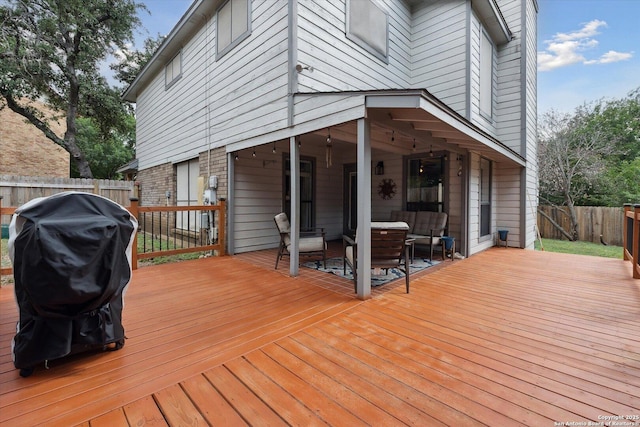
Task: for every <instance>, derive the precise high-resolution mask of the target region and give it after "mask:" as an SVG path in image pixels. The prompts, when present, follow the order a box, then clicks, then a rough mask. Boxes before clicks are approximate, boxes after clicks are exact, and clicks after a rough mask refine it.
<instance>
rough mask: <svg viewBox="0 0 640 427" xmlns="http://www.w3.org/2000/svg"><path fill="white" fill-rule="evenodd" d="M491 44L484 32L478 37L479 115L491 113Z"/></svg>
mask: <svg viewBox="0 0 640 427" xmlns="http://www.w3.org/2000/svg"><path fill="white" fill-rule="evenodd" d="M492 106H493V43H492V42H491V39H490V38H489V36H488V35H487V33H485V32H484V31H481V35H480V113H481V114H483V115H485V116H486V117H489V118H491V117H492V113H493V111H492V110H493V108H492Z"/></svg>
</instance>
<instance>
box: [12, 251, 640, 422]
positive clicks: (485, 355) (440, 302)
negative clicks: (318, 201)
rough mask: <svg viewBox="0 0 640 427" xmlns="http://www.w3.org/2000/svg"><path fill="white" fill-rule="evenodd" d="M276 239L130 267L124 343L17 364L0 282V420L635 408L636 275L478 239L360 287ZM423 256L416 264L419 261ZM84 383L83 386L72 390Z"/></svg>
mask: <svg viewBox="0 0 640 427" xmlns="http://www.w3.org/2000/svg"><path fill="white" fill-rule="evenodd" d="M274 258H275V254H274V253H273V252H272V251H271V252H269V251H261V252H258V253H255V254H243V255H241V256H228V257H223V258H212V259H203V260H195V261H189V262H183V263H177V264H173V265H166V266H154V267H145V268H142V269H140V270H138V271H136V273H135V274H134V280H133V282H132V284H131V286H130V289H129V290H128V293H127V295H126V297H125V303H126V305H125V312H124V316H123V317H124V325H125V328H126V333H127V337H128V340H127V343H126V345H125V347H124V348H123V349H122V350H119V351H115V352H106V353H102V352H100V353H96V354H81V355H74V356H71V357H69V358H66V359H64V360H60V361H52V362H51V363H50V365H51V369H49V370H43V369H38V370H37V371H36V372H35V373H34V375H33V376H32V377H29V378H26V379H25V378H20V377H19V376H18V372H17V370H15V369H14V368H13V366H12V364H11V361H10V340H11V337H12V334H13V333H15V321H16V316H17V314H16V309H15V303H14V301H13V295H12V289H11V288H10V287H5V288H2V289H0V338H1V340H0V425H3V426H4V425H7V426H14V425H15V426H22V425H39V424H41V423H43V422H44V421H43V420H50V421H49V422H48V424H50V425H87V423H90V425H92V426H93V425H101V423H103V424H108V425H142V424H144V425H178V424H180V425H196V424H198V425H201V424H202V423H208V424H210V425H251V424H257V423H261V424H265V423H270V424H274V425H305V426H306V425H309V426H310V425H326V424H329V425H371V424H375V425H430V426H431V425H452V424H455V425H505V426H506V425H553V423H554V422H565V423H566V422H580V421H589V420H590V421H594V422H597V421H601V419H600V418H599V417H602V416H606V415H631V416H633V415H640V399H638V398H637V396H639V395H640V281H638V280H633V279H632V278H631V274H630V266H629V265H628V263H625V262H623V261H621V260H615V259H604V258H595V257H584V256H576V255H566V254H552V253H546V252H532V251H523V250H517V249H511V248H510V249H504V248H495V249H491V250H489V251H486V252H483V253H481V254H478V255H475V256H473V257H471V258H469V259H466V260H462V261H455V262H446V263H443V264H442V265H440V266H439V267H438V268H433V269H428V270H427V271H425V272H421V273H420V274H416V275H415V277H414V278H413V279H412V285H411V293H410V294H408V295H407V294H406V293H405V292H404V281H403V280H399V281H397V282H395V283H394V284H390V286H387V285H385V286H383V287H381V288H377V289H375V292H374V298H373V299H371V300H368V301H364V302H363V301H358V300H356V299H355V298H354V295H353V287H352V282H350V281H347V280H344V279H340V278H338V277H336V276H333V277H327V276H332V275H330V274H326V273H319V272H317V271H314V270H309V269H305V268H301V274H300V276H299V277H297V278H291V277H289V276H288V274H287V271H288V264H287V262H286V260H283V261H285V262H283V264H282V266H281V267H280V268H279V269H278V271H274V270H273V260H274ZM429 270H431V271H429ZM88 395H90V396H91V399H87V398H86V396H88Z"/></svg>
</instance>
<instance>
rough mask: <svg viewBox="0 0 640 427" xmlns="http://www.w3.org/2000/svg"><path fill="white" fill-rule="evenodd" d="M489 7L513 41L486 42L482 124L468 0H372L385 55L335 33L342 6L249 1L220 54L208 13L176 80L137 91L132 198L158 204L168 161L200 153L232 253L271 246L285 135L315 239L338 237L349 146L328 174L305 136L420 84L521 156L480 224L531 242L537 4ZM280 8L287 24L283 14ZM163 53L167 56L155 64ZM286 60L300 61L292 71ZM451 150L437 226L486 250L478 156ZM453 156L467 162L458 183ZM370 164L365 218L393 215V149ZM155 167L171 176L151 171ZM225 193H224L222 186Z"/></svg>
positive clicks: (477, 29)
mask: <svg viewBox="0 0 640 427" xmlns="http://www.w3.org/2000/svg"><path fill="white" fill-rule="evenodd" d="M496 1H497V3H498V5H499V7H500V8H501V12H502V14H503V15H504V18H505V20H506V22H507V24H508V26H509V28H510V30H511V31H512V32H513V34H514V40H512V41H510V42H507V43H505V44H495V49H494V58H493V64H494V67H493V76H492V82H493V86H494V97H493V108H492V117H490V118H487V117H485V116H483V115H481V114H480V108H479V95H480V88H479V63H480V62H479V49H480V37H481V34H482V31H483V25H484V24H485V23H483V22H482V19H481V18H480V17H479V16H478V14H476V12H475V11H474V9H473V6H472V4H471V2H469V1H465V0H440V1H425V2H418V3H417V4H415V5H414V6H413V8H410V7H409V5H408V3H407V2H405V1H403V0H376V4H377V5H379V6H380V7H381V8H383V9H384V10H386V11H387V12H388V13H389V58H388V62H386V61H384V60H381V59H380V58H378V57H376V56H375V55H373V54H371V53H369V52H368V51H366V50H365V49H364V48H362V47H361V46H359V45H358V44H356V43H355V42H353V41H352V40H350V39H349V38H348V37H347V35H346V30H347V29H346V13H347V5H348V0H300V1H294V2H292V3H290V2H289V1H287V0H253V1H251V2H250V5H251V20H252V24H251V34H250V36H249V37H248V38H246V39H245V40H243V41H242V42H241V43H239V44H238V45H237V46H236V47H235V48H234V49H232V50H231V51H229V52H228V53H227V54H226V55H224V56H223V57H221V58H216V57H215V42H216V41H215V34H216V28H215V26H216V20H215V13H212V14H209V16H207V17H205V18H202V19H203V20H202V26H201V27H199V29H196V30H194V31H193V34H192V35H191V36H190V38H189V39H188V41H186V42H185V43H184V44H183V46H182V49H181V55H182V56H181V57H182V61H183V62H182V77H181V79H179V80H178V81H176V82H175V83H174V84H173V85H172V86H171V87H170V88H169V89H165V84H164V70H162V71H160V72H159V73H158V74H157V75H156V76H155V77H154V78H153V79H152V80H151V81H150V82H149V83H148V84H147V86H146V87H145V89H144V90H143V91H142V92H141V93H140V94H139V96H138V111H137V115H138V158H139V161H140V173H139V177H140V180H141V181H143V182H144V184H143V195H144V196H143V202H144V203H149V204H158V203H159V204H163V203H164V202H165V199H164V192H165V191H166V190H171V191H175V190H174V187H175V178H174V174H175V172H174V169H175V167H174V164H175V163H177V162H181V161H185V160H189V159H194V158H198V157H199V165H200V176H202V177H206V176H208V175H212V174H217V175H218V177H219V183H220V182H222V180H224V184H221V187H219V189H218V196H219V197H232V198H233V200H230V205H229V206H230V212H231V213H232V216H233V217H229V223H230V224H231V225H232V227H233V230H232V232H231V233H230V235H231V236H232V238H233V242H230V244H231V249H232V252H238V253H239V252H246V251H253V250H258V249H264V248H273V247H275V246H277V244H278V240H279V236H278V234H277V232H276V228H275V225H274V223H273V216H274V215H276V214H277V213H279V212H281V211H283V210H284V207H283V200H282V191H283V170H282V169H283V153H284V152H288V151H289V139H288V138H289V137H290V136H293V135H302V138H303V141H302V148H301V153H300V154H301V156H311V157H314V158H315V159H316V191H317V193H316V213H315V215H316V216H315V220H316V226H317V227H323V228H325V230H326V231H327V236H328V238H330V239H339V238H340V237H341V235H342V227H343V225H342V224H343V218H342V212H343V206H342V205H343V194H342V188H343V182H342V180H343V166H344V165H345V164H349V163H356V160H357V159H356V150H355V145H354V144H353V141H351V143H342V142H338V141H337V139H336V144H334V147H333V166H331V167H329V168H327V167H326V165H325V162H324V159H325V144H324V142H323V141H322V139H323V137H322V136H321V135H318V134H316V135H312V134H310V133H313V132H318V129H323V128H330V127H334V128H336V127H339V125H340V124H342V123H347V122H350V121H353V120H357V119H360V118H363V117H366V116H367V114H368V112H367V110H366V108H365V100H366V94H365V93H363V92H364V91H369V90H387V89H408V88H424V89H426V90H428V91H429V92H430V93H432V94H433V95H435V96H436V97H437V98H439V99H440V100H441V101H443V102H444V103H445V104H446V105H447V106H449V107H451V108H452V109H453V110H454V111H456V112H457V113H458V114H460V115H461V116H463V117H465V118H467V119H468V120H469V121H471V122H472V123H473V124H475V125H476V126H478V127H479V128H480V129H481V130H483V131H484V132H486V133H487V134H489V135H490V136H492V137H495V138H497V139H499V140H500V141H501V142H502V143H505V144H506V145H507V146H508V147H510V148H511V149H513V150H514V151H515V152H517V153H519V154H521V155H522V156H526V158H527V159H528V161H527V169H526V171H525V169H523V168H522V167H520V166H515V165H513V164H511V163H508V162H505V163H498V162H494V163H493V169H492V170H493V181H492V182H493V191H492V197H493V199H492V207H493V212H492V217H491V218H492V222H491V226H492V230H493V231H495V230H496V227H507V228H509V229H510V230H512V233H511V234H510V239H509V240H510V242H518V241H519V242H521V243H520V245H521V246H528V245H529V244H530V243H531V244H532V242H533V238H534V237H535V236H534V234H533V232H530V231H529V230H530V228H531V230H533V227H530V226H531V225H533V224H534V221H535V218H533V217H531V216H530V215H529V214H528V213H527V210H528V209H526V208H527V203H526V201H525V199H526V198H527V196H528V195H529V194H531V195H533V194H537V187H536V183H537V172H536V170H535V168H534V166H535V165H533V164H534V163H535V153H536V145H535V144H536V140H535V120H536V117H535V116H536V112H535V103H536V99H535V91H536V90H535V71H536V70H535V63H536V56H535V49H536V47H535V42H536V41H535V26H536V13H537V12H536V10H535V8H536V3H535V0H496ZM290 11H291V12H293V13H295V17H294V18H291V19H290V18H289V17H288V13H289V12H290ZM524 12H526V16H522V14H523V13H524ZM191 19H200V18H197V17H196V16H193V17H191ZM523 31H524V33H523ZM289 37H292V39H289ZM524 40H527V44H526V45H523V43H524ZM290 43H291V44H290ZM290 48H292V49H293V50H292V51H289V49H290ZM175 53H176V52H167V55H166V56H167V58H166V59H167V60H168V59H170V58H171V57H173V55H175ZM523 55H525V57H524V58H523ZM297 64H300V65H302V66H303V67H311V68H303V69H302V70H301V72H296V71H295V70H294V67H295V65H297ZM523 73H524V74H525V80H526V81H524V82H523ZM386 125H388V123H387V124H386ZM307 139H309V142H307ZM273 141H277V142H276V145H277V151H276V153H275V154H274V153H272V144H273ZM447 143H450V144H454V143H455V141H453V140H450V141H447ZM450 149H451V151H450V152H449V157H448V162H447V167H446V168H445V173H446V176H445V180H446V181H447V187H446V191H447V194H446V197H445V198H446V206H445V209H446V210H447V211H448V213H449V224H448V227H449V229H448V233H449V234H451V235H453V236H454V237H456V238H459V239H463V238H464V239H465V241H464V242H461V243H463V244H458V245H457V246H458V248H459V249H462V250H464V251H465V252H466V253H465V255H470V254H473V253H476V252H478V251H480V250H484V249H486V248H488V247H490V246H492V245H493V244H494V239H493V236H482V237H480V236H479V212H480V206H479V165H480V155H479V154H478V153H475V152H468V151H466V150H462V149H460V150H458V148H457V147H456V146H455V145H452V146H451V148H450ZM253 150H255V151H256V156H255V157H253V156H252V152H253ZM230 153H239V156H240V159H239V161H237V162H234V163H233V167H232V169H233V176H231V177H227V161H228V158H229V155H230ZM456 154H461V155H463V156H464V158H465V162H466V163H464V166H465V171H464V174H463V175H462V176H461V177H459V176H458V175H457V171H458V160H457V159H456ZM467 159H468V160H467ZM378 160H384V163H385V175H384V176H373V177H372V183H371V185H372V188H371V193H372V206H371V210H372V220H384V219H387V218H389V215H390V212H391V211H392V210H396V209H403V195H402V194H401V192H402V191H403V182H402V178H403V175H402V174H403V167H404V163H403V162H404V159H403V157H402V156H401V155H399V154H391V153H389V152H381V151H377V150H375V149H374V150H373V152H372V162H373V165H375V163H377V161H378ZM467 168H468V170H467ZM523 171H525V172H523ZM162 173H164V174H167V175H166V176H167V177H170V179H172V180H173V181H171V182H168V181H166V180H163V179H161V178H160V175H161V174H162ZM156 174H158V175H156ZM383 178H384V179H393V180H394V181H395V182H396V184H397V186H398V193H397V194H396V196H395V197H394V198H392V199H389V200H383V199H381V198H380V197H379V196H378V193H377V186H378V184H379V183H380V181H381V179H383ZM156 179H157V180H158V182H157V183H156V182H154V183H153V184H149V185H148V183H149V182H150V181H149V180H156ZM464 179H466V180H467V181H466V182H463V180H464ZM231 181H232V182H233V185H232V186H229V183H230V182H231ZM145 188H148V190H149V193H148V194H145V193H144V189H145ZM229 188H233V194H228V193H229ZM338 189H340V190H339V191H338ZM467 189H468V190H469V193H465V190H467ZM467 221H468V223H467ZM511 227H513V228H511ZM512 239H513V240H512Z"/></svg>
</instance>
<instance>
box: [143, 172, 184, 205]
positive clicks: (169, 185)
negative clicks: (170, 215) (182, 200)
mask: <svg viewBox="0 0 640 427" xmlns="http://www.w3.org/2000/svg"><path fill="white" fill-rule="evenodd" d="M137 181H138V182H139V183H140V187H139V196H138V197H139V198H140V205H141V206H164V205H166V204H167V197H166V194H167V191H171V194H172V195H173V194H176V178H175V169H174V167H173V165H172V164H171V163H165V164H163V165H160V166H155V167H152V168H148V169H144V170H141V171H138V178H137ZM172 200H173V198H172ZM170 203H171V204H174V202H170Z"/></svg>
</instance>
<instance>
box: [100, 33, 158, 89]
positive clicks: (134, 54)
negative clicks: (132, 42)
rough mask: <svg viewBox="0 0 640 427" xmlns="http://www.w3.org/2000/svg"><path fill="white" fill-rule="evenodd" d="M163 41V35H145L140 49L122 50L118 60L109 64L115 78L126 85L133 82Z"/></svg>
mask: <svg viewBox="0 0 640 427" xmlns="http://www.w3.org/2000/svg"><path fill="white" fill-rule="evenodd" d="M163 41H164V36H161V35H160V34H158V35H157V36H156V37H155V38H153V37H147V38H146V39H145V41H144V44H143V48H142V50H128V49H126V50H123V51H122V52H121V58H120V60H119V61H118V62H117V63H115V64H112V65H110V66H109V67H110V68H111V69H112V70H113V71H114V72H115V78H116V79H118V80H119V81H121V82H122V83H125V84H126V85H130V84H131V83H133V81H134V80H135V78H136V77H137V76H138V74H139V73H140V71H142V69H143V68H144V66H145V65H147V62H149V60H150V59H151V57H152V56H153V54H154V53H155V52H156V50H158V47H160V45H161V44H162V42H163Z"/></svg>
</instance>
